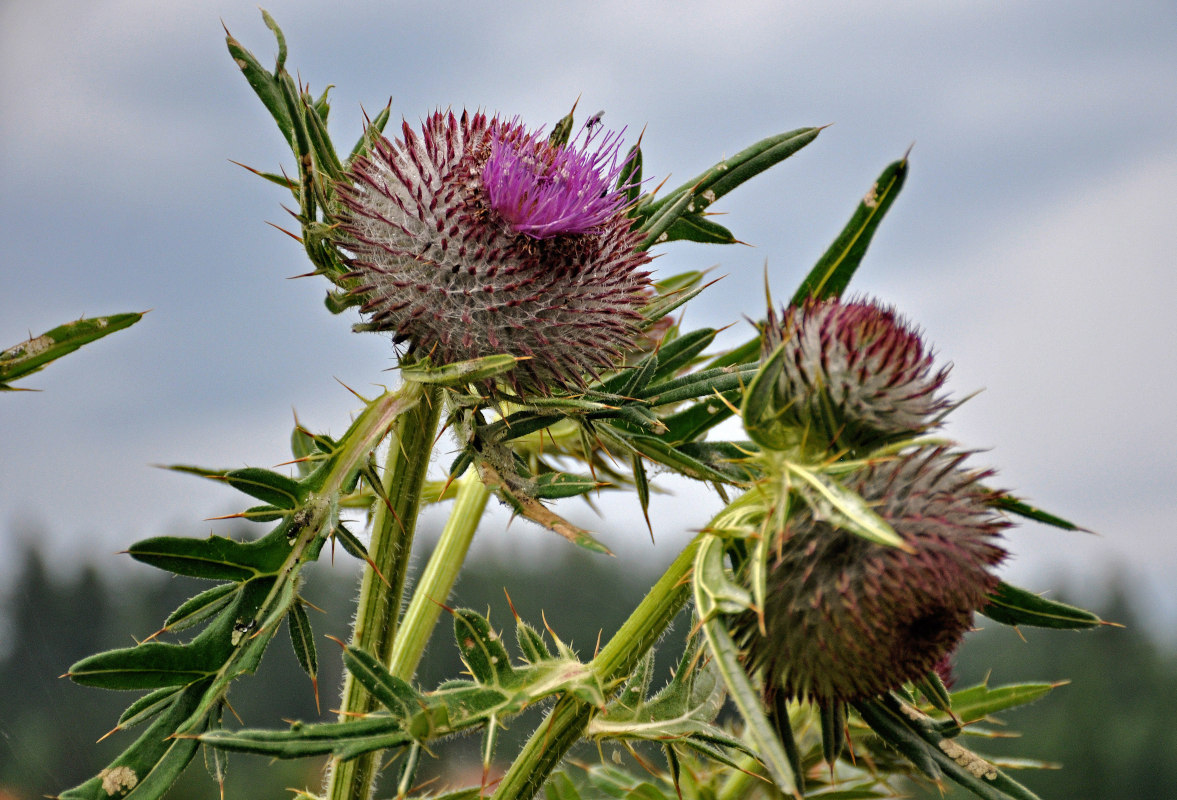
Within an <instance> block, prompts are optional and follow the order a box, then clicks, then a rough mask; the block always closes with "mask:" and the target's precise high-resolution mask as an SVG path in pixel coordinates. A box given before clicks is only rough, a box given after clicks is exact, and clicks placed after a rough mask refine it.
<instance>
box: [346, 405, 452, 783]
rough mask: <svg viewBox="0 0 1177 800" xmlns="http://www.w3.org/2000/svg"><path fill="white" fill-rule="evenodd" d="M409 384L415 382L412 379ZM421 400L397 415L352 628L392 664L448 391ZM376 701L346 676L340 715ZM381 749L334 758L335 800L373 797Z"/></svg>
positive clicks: (357, 639) (357, 640) (359, 643)
mask: <svg viewBox="0 0 1177 800" xmlns="http://www.w3.org/2000/svg"><path fill="white" fill-rule="evenodd" d="M409 385H410V386H412V385H414V384H409ZM417 391H420V392H421V394H422V396H421V401H420V402H419V403H418V404H417V405H416V406H414V407H413V408H412V409H410V410H408V411H406V412H405V413H404V414H402V415H401V416H400V417H398V418H397V421H396V423H395V424H394V425H393V428H392V438H391V441H390V442H389V445H388V455H387V457H386V460H385V474H384V487H383V488H384V494H385V496H386V497H387V503H379V504H378V505H377V509H376V514H375V515H374V518H373V522H372V541H371V543H370V544H369V546H368V557H369V558H370V559H371V563H370V564H369V565H368V566H367V567H366V568H365V569H364V576H363V579H362V581H361V583H360V598H359V600H358V601H357V607H356V617H355V621H354V623H353V627H352V637H351V644H352V646H353V647H358V648H362V649H364V650H366V651H368V652H369V653H372V654H373V655H375V656H376V657H377V658H379V659H380V660H381V661H382V662H384V663H388V660H389V658H390V657H391V655H392V650H393V644H394V642H395V640H396V636H397V627H398V617H399V613H400V605H401V596H402V595H403V594H404V586H405V572H406V570H407V567H408V563H409V554H410V552H411V550H412V547H413V534H414V532H415V530H416V527H417V512H418V509H419V507H420V504H421V488H422V486H423V485H424V482H425V473H426V471H427V469H428V467H429V456H430V454H431V452H432V450H433V438H434V435H435V433H436V430H437V420H438V417H439V416H440V413H441V391H440V389H438V388H436V387H432V386H422V385H417ZM375 707H376V701H375V700H374V699H373V698H372V697H371V696H370V695H369V694H368V693H367V691H366V690H365V689H364V688H363V687H362V686H361V685H360V684H359V682H357V681H355V680H353V679H352V676H351V674H350V673H349V674H348V675H346V676H345V677H344V683H343V701H342V706H341V709H340V712H339V718H340V720H341V721H346V720H348V719H352V718H354V717H356V716H357V715H361V714H366V713H368V712H370V711H373V710H374V709H375ZM379 758H380V754H379V752H376V753H368V754H366V755H363V756H360V757H359V758H356V759H352V760H351V761H343V762H339V761H337V762H334V763H333V765H332V769H331V775H330V777H329V778H328V784H327V796H328V797H329V798H331V800H367V798H368V797H369V796H370V795H371V791H372V787H373V784H374V782H375V779H376V774H377V765H378V764H379Z"/></svg>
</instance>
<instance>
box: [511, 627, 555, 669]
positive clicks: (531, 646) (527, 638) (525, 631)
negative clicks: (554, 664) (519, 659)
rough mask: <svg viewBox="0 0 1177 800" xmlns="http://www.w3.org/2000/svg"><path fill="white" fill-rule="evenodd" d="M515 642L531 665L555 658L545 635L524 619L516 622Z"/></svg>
mask: <svg viewBox="0 0 1177 800" xmlns="http://www.w3.org/2000/svg"><path fill="white" fill-rule="evenodd" d="M515 641H516V643H517V644H518V645H519V650H520V652H522V653H523V658H524V660H525V661H527V663H529V664H538V663H539V662H541V661H547V660H548V659H550V658H553V657H554V656H553V653H552V651H551V650H550V649H548V644H547V642H545V641H544V637H543V635H542V634H541V633H540V632H539V631H537V630H536V629H535V628H533V627H531V626H530V625H528V624H527V623H526V622H524V621H523V620H522V619H516V620H515Z"/></svg>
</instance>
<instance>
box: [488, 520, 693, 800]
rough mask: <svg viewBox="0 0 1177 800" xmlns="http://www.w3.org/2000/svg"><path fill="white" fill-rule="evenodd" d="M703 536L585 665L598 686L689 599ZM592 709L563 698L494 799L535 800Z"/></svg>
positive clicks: (622, 671) (621, 673)
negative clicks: (688, 577)
mask: <svg viewBox="0 0 1177 800" xmlns="http://www.w3.org/2000/svg"><path fill="white" fill-rule="evenodd" d="M705 534H706V531H704V532H703V533H700V534H699V535H698V536H696V537H695V538H694V539H692V540H691V542H690V544H688V545H687V546H686V547H685V548H683V551H682V552H681V553H679V554H678V557H677V558H675V560H674V562H673V563H671V565H670V566H669V567H668V568H667V569H666V572H664V573H663V574H662V577H661V578H659V579H658V582H657V583H655V584H654V586H653V587H652V588H651V589H650V592H649V593H648V594H647V595H646V596H645V598H644V599H643V600H642V602H641V603H639V604H638V607H637V608H635V609H634V611H633V613H632V614H630V616H629V619H627V620H626V621H625V623H624V624H623V625H622V626H621V628H620V629H619V630H618V631H617V633H615V634H614V635H613V637H612V638H611V639H610V640H609V642H608V643H607V644H606V645H605V646H604V647H603V648H602V649H601V651H600V652H599V653H598V654H597V657H596V658H594V659H593V660H592V662H591V663H590V664H589V666H590V667H591V668H592V670H593V672H594V673H596V675H597V677H598V678H599V679H600V681H601V683H602V684H603V685H605V686H612V685H614V684H616V683H617V682H619V681H620V680H622V679H624V678H625V677H627V676H628V675H629V674H630V673H631V672H632V671H633V669H634V668H635V667H636V666H637V664H638V662H639V661H640V660H641V658H642V656H644V655H645V654H646V651H648V650H649V649H650V648H651V647H653V646H654V643H655V642H657V641H658V639H659V637H661V636H662V633H663V632H664V631H665V630H666V628H667V626H668V625H670V622H671V620H673V619H674V618H675V616H677V615H678V612H679V611H681V610H682V607H683V606H684V605H685V604H686V602H687V599H688V598H689V597H690V595H691V587H690V583H689V582H688V580H687V576H688V575H689V573H690V571H691V566H692V564H694V562H695V551H696V550H698V548H699V542H700V541H701V540H702V538H703V536H704V535H705ZM594 710H595V709H594V708H593V706H591V705H589V704H588V703H585V702H584V701H582V700H579V699H577V698H575V697H573V696H572V695H565V696H564V697H562V698H561V699H560V701H559V702H557V703H556V705H555V707H553V708H552V710H551V712H549V713H548V716H547V718H546V719H545V720H544V721H543V722H542V723H540V726H539V727H538V728H536V730H535V732H534V733H533V734H532V735H531V738H530V739H529V740H528V741H527V744H525V745H524V746H523V750H522V752H520V754H519V756H518V757H517V758H516V759H515V762H514V763H513V764H511V768H510V769H509V770H508V771H507V774H506V775H504V776H503V779H502V781H500V782H499V786H498V789H497V790H496V791H495V794H494V798H495V800H530V798H531V797H533V796H535V794H536V793H537V792H538V791H539V790H540V788H541V787H542V786H543V784H544V782H545V781H546V780H547V778H548V775H549V774H550V773H551V771H552V770H553V769H555V768H556V765H557V764H559V763H560V760H561V759H562V758H564V755H565V754H566V753H567V752H568V750H569V748H571V747H572V745H573V744H575V743H576V742H577V741H578V740H579V739H580V738H581V736H583V735H584V731H585V728H586V727H587V726H588V723H589V720H590V719H591V718H592V715H593V711H594Z"/></svg>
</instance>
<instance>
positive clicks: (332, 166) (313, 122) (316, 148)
mask: <svg viewBox="0 0 1177 800" xmlns="http://www.w3.org/2000/svg"><path fill="white" fill-rule="evenodd" d="M328 88H330V87H328ZM323 96H324V100H325V98H326V92H324V93H323ZM309 99H310V98H309V97H306V96H305V95H304V96H303V114H304V116H305V117H306V128H307V135H308V136H309V137H310V140H311V150H312V152H313V153H314V155H315V164H316V165H317V166H318V168H319V170H320V171H321V172H323V173H324V174H326V176H327V177H328V178H330V180H331V181H338V180H340V179H342V178H343V164H341V163H340V162H339V155H338V154H337V153H336V152H335V146H334V145H333V144H331V136H330V135H329V134H328V133H327V122H326V119H325V118H324V116H325V115H324V114H323V113H322V112H321V111H320V110H319V108H318V107H317V106H316V104H314V103H310V102H307V101H308V100H309Z"/></svg>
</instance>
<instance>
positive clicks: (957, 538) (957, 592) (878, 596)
mask: <svg viewBox="0 0 1177 800" xmlns="http://www.w3.org/2000/svg"><path fill="white" fill-rule="evenodd" d="M963 459H964V456H963V455H961V454H954V453H951V452H948V451H945V450H943V449H940V448H923V449H919V450H915V451H913V452H909V453H907V454H904V455H901V456H896V457H892V458H888V459H884V460H879V461H877V462H872V463H871V464H870V465H869V466H867V467H865V468H863V469H860V470H859V471H857V472H855V473H853V474H852V475H850V476H847V478H845V479H844V482H845V484H846V485H847V486H848V487H849V488H850V489H853V490H854V491H856V492H858V493H859V494H860V495H861V496H862V497H863V498H864V499H865V500H866V501H867V502H868V503H869V504H870V505H871V507H872V508H873V509H874V510H875V511H876V512H877V513H878V514H879V515H880V516H882V517H883V518H884V519H885V520H886V521H887V522H888V523H890V525H891V526H892V528H894V530H895V532H896V533H898V534H899V536H900V537H901V538H902V539H903V541H904V542H905V543H906V544H907V546H908V549H907V550H904V549H900V548H898V547H887V546H885V545H881V544H876V543H874V542H870V541H868V540H866V539H864V538H862V537H860V536H857V535H855V534H854V533H852V532H849V531H846V530H843V529H841V528H838V527H835V526H834V525H832V524H831V523H829V522H826V521H825V520H823V519H820V518H819V517H817V516H815V514H814V513H813V511H812V510H811V509H810V508H809V507H808V506H804V505H798V506H797V507H796V510H794V511H793V512H792V513H791V514H790V515H789V518H788V521H787V523H786V524H785V525H784V526H783V529H782V530H775V531H770V532H769V533H768V534H767V535H770V536H771V537H772V542H771V548H770V552H771V553H772V555H771V556H770V558H771V561H770V564H769V574H768V583H767V592H766V597H765V607H764V625H765V631H766V632H765V633H764V634H762V633H761V632H760V628H759V620H758V618H757V615H756V614H755V613H754V612H751V611H749V612H747V613H745V614H744V615H742V616H740V617H737V618H736V619H735V622H734V627H735V632H736V634H737V635H738V637H739V639H740V640H741V641H742V642H743V643H744V645H745V646H746V647H747V650H748V653H749V666H750V667H752V668H763V669H764V670H765V673H766V684H767V689H768V691H770V692H774V691H782V692H784V693H785V694H786V695H787V696H788V697H789V698H796V699H804V700H812V701H815V702H817V703H819V704H821V705H828V704H829V703H832V702H835V701H852V700H859V699H864V698H870V697H875V696H878V695H880V694H883V693H885V692H887V691H889V690H891V689H896V688H898V687H900V686H902V685H903V684H904V683H906V682H908V681H912V680H916V679H918V678H922V677H923V676H925V675H927V674H928V673H929V672H930V671H932V670H934V669H936V667H937V665H938V664H939V663H940V662H941V661H942V660H943V659H944V658H945V657H946V656H947V655H948V654H949V653H950V652H952V650H953V649H954V648H955V647H956V645H957V643H958V642H959V641H960V639H961V637H962V636H963V635H964V633H965V632H966V631H968V630H969V628H970V627H971V626H972V620H973V612H974V611H976V610H977V609H979V608H981V606H982V605H984V603H985V600H986V598H987V597H988V595H989V593H990V592H991V591H992V590H993V589H994V588H995V587H996V585H997V577H996V576H995V575H994V574H993V572H992V568H993V567H994V566H996V565H997V564H998V563H1000V562H1001V561H1002V559H1003V558H1004V557H1005V555H1006V553H1005V550H1003V549H1002V548H1001V547H1000V545H999V539H1000V533H1001V531H1002V530H1003V529H1004V528H1005V527H1006V526H1007V522H1006V521H1005V519H1004V517H1002V516H1001V514H1000V513H999V512H998V511H997V510H996V509H995V507H994V505H993V497H994V495H993V493H992V492H991V491H990V490H988V489H986V488H984V487H983V486H982V485H981V483H980V481H981V480H983V479H984V478H985V477H986V473H977V472H974V471H970V470H967V469H964V468H963V467H962V466H961V461H962V460H963Z"/></svg>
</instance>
